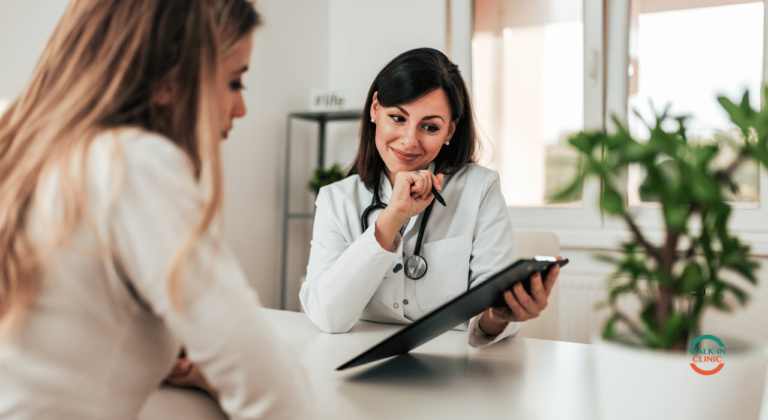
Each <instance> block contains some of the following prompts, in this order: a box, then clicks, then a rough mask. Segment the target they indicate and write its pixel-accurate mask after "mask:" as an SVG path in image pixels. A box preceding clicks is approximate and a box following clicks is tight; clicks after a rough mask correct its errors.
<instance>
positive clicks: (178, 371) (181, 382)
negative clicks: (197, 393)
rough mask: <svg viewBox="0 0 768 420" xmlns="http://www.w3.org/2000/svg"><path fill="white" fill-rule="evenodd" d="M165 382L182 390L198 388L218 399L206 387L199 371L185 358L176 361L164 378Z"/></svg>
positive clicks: (205, 382)
mask: <svg viewBox="0 0 768 420" xmlns="http://www.w3.org/2000/svg"><path fill="white" fill-rule="evenodd" d="M165 381H166V382H168V383H169V384H171V385H174V386H178V387H184V388H200V389H202V390H203V391H205V392H207V393H209V394H211V396H213V398H218V396H217V393H216V390H214V389H213V388H211V386H210V385H208V382H207V381H206V380H205V377H203V374H202V372H201V371H200V369H199V368H198V367H197V366H195V365H194V364H193V363H192V362H190V361H189V360H187V359H186V358H185V357H179V358H178V359H176V364H175V365H174V366H173V369H171V372H170V373H169V374H168V376H167V377H166V378H165Z"/></svg>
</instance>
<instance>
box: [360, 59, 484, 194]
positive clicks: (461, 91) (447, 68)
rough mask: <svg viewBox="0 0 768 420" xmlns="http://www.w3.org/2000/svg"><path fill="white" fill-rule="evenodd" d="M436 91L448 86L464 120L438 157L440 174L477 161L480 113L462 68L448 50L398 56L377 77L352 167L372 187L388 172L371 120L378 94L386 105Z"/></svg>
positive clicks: (456, 116)
mask: <svg viewBox="0 0 768 420" xmlns="http://www.w3.org/2000/svg"><path fill="white" fill-rule="evenodd" d="M435 89H442V90H443V91H444V92H445V96H447V97H448V102H449V105H450V108H451V119H452V120H458V121H457V123H456V132H455V133H454V134H453V137H452V138H451V141H450V145H446V146H443V147H442V149H441V150H440V153H438V155H437V157H436V158H435V160H434V162H435V173H443V174H452V173H455V172H456V171H458V170H459V169H461V168H462V167H463V166H464V165H466V164H467V163H474V162H475V161H476V160H477V159H476V154H477V153H478V151H479V144H478V137H477V135H476V133H475V122H474V114H473V112H472V103H471V101H470V99H469V92H468V90H467V86H466V84H465V83H464V79H463V78H462V77H461V73H460V72H459V66H457V65H456V64H453V63H452V62H451V60H449V59H448V57H446V56H445V54H443V53H441V52H440V51H438V50H435V49H432V48H418V49H415V50H410V51H407V52H404V53H402V54H400V55H399V56H397V57H395V59H394V60H392V61H390V62H389V64H387V65H386V66H384V68H383V69H382V70H381V71H380V72H379V74H378V75H377V76H376V79H374V81H373V84H372V85H371V89H370V90H369V91H368V97H367V99H366V100H365V107H364V108H363V123H362V125H361V126H360V146H359V147H358V150H357V156H356V157H355V161H354V163H353V164H352V167H351V168H350V170H349V175H354V174H358V175H360V179H361V180H362V181H363V182H364V183H365V185H366V187H368V188H369V189H370V188H372V186H373V183H374V180H375V179H376V177H377V176H378V175H379V173H381V171H382V170H384V167H385V166H384V161H383V160H382V159H381V156H380V155H379V152H378V150H377V149H376V124H375V123H373V122H371V117H370V111H371V104H372V103H373V94H374V93H376V92H378V95H377V98H378V100H379V103H380V104H381V105H382V106H385V107H393V106H401V105H407V104H409V103H412V102H414V101H417V100H419V99H420V98H422V97H424V96H425V95H427V94H428V93H430V92H432V91H433V90H435Z"/></svg>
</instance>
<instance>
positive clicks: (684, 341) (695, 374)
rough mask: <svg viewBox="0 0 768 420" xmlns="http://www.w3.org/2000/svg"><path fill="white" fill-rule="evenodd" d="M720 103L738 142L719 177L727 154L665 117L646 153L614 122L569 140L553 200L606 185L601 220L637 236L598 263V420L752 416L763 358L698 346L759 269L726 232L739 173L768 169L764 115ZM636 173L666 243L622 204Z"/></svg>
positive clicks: (735, 348) (758, 353) (755, 349)
mask: <svg viewBox="0 0 768 420" xmlns="http://www.w3.org/2000/svg"><path fill="white" fill-rule="evenodd" d="M765 94H766V96H767V97H768V89H766V91H765ZM718 100H719V102H720V104H721V105H722V107H723V108H724V109H725V111H726V112H727V113H728V114H729V116H730V119H731V121H733V123H734V124H735V125H736V127H737V132H738V136H737V137H739V138H740V141H739V142H737V143H736V144H734V145H733V147H734V148H735V155H734V156H735V158H733V160H732V161H731V162H730V163H729V164H727V165H725V166H716V165H715V164H714V163H713V162H714V161H715V159H716V158H717V157H718V156H719V155H720V154H721V153H723V147H722V145H718V144H713V143H702V142H698V141H694V140H693V139H690V138H689V137H688V136H687V133H686V126H685V125H686V118H685V117H677V118H672V117H670V116H669V115H667V111H665V112H663V113H662V114H661V115H658V116H657V117H656V121H655V122H654V123H653V124H648V129H649V130H650V138H649V139H648V140H647V141H645V142H640V141H637V140H635V139H634V138H632V136H631V135H630V133H629V131H628V130H627V129H626V128H625V127H624V126H623V124H621V123H620V122H619V121H618V120H615V119H614V122H615V125H616V129H615V131H613V132H607V131H592V132H586V131H584V132H580V133H577V134H575V135H573V136H572V137H571V138H570V139H569V143H570V144H571V146H572V147H574V148H575V149H576V150H577V151H578V153H579V155H580V157H581V159H582V161H583V163H584V164H583V166H582V169H581V170H580V171H579V173H578V174H577V176H576V177H575V179H574V180H573V181H572V182H571V183H570V184H569V185H567V186H566V187H565V188H563V189H561V190H560V191H559V192H557V193H556V194H555V195H554V196H553V199H554V200H563V199H564V198H566V197H568V196H569V195H571V194H572V193H573V191H574V190H576V189H578V188H581V187H582V185H583V182H584V180H585V179H587V178H590V177H596V178H598V179H600V181H601V184H602V191H601V194H600V207H601V209H602V211H603V212H604V213H605V214H606V215H609V216H614V217H619V218H622V219H623V220H624V221H625V223H626V225H627V228H628V230H629V231H630V232H631V234H632V236H631V239H630V240H628V241H627V242H625V243H624V244H623V247H622V249H621V258H611V257H606V256H603V257H602V258H601V259H602V260H604V261H607V262H610V263H612V264H615V266H616V272H615V274H614V276H613V277H612V278H611V279H610V280H609V283H608V290H607V292H608V298H607V301H606V302H605V304H604V306H606V307H607V308H609V310H610V315H609V317H608V318H607V321H606V322H605V325H604V327H603V329H602V333H601V334H600V336H596V337H595V339H594V342H595V344H596V347H595V352H594V354H595V364H594V367H595V369H594V373H595V380H596V384H597V389H598V398H599V404H598V407H599V410H600V413H601V416H602V417H603V418H604V419H619V418H621V419H628V418H638V419H640V418H643V419H647V418H675V419H687V418H690V419H701V418H712V419H720V418H722V419H725V418H733V419H735V418H738V419H746V418H757V416H758V413H759V410H760V402H761V400H762V396H763V386H764V383H765V373H766V351H765V349H764V348H763V347H762V346H760V345H757V344H754V343H746V342H741V341H738V340H735V339H728V338H727V337H714V336H712V335H702V334H706V331H701V319H702V315H703V313H704V311H705V310H707V309H709V308H712V309H715V310H720V311H730V310H731V309H732V308H731V306H732V305H731V304H730V302H731V301H735V302H737V303H739V304H741V305H744V304H745V303H746V302H747V300H748V294H747V292H746V291H745V290H744V289H743V288H742V287H740V286H739V285H738V283H737V282H734V281H732V280H733V279H734V277H740V278H741V279H743V280H746V281H747V282H749V283H752V284H756V283H757V278H756V276H755V272H756V269H757V268H758V264H757V262H756V261H755V260H754V259H752V258H750V255H749V246H747V245H745V244H744V243H743V242H742V241H741V240H739V238H738V237H737V236H736V235H734V234H733V233H732V232H731V231H730V230H729V228H728V220H729V217H730V215H731V206H730V205H729V204H728V198H727V193H726V192H727V191H736V190H737V189H738V186H737V185H736V184H735V182H734V172H735V171H736V170H737V169H738V168H739V167H740V166H741V165H742V164H744V163H745V162H747V161H749V160H756V161H758V162H760V163H761V164H762V165H763V166H765V167H768V108H764V109H763V110H761V111H756V110H754V109H752V107H751V106H750V104H749V93H748V92H747V93H745V94H744V96H743V98H742V101H741V104H734V103H733V102H731V101H730V100H728V99H727V98H725V97H720V98H718ZM764 103H765V102H764ZM641 120H642V118H641ZM670 123H671V124H670ZM670 125H673V129H672V130H670V129H669V128H668V127H669V126H670ZM632 164H638V165H639V166H640V168H641V171H642V172H644V174H645V178H644V180H643V181H642V184H641V185H640V194H641V195H642V196H644V197H650V198H652V199H653V201H656V202H658V204H659V211H660V212H661V214H662V215H663V220H664V231H663V238H664V239H663V241H662V242H661V243H654V241H653V240H651V239H650V238H649V236H648V235H647V234H646V233H644V232H643V229H641V228H640V227H639V226H638V225H637V224H636V222H635V219H634V217H633V214H632V212H631V211H630V208H629V207H628V205H627V201H626V199H625V197H624V196H623V195H622V193H621V190H622V189H621V188H620V187H619V185H620V182H621V180H622V179H624V178H623V174H625V173H626V172H627V168H628V166H629V165H632ZM766 223H768V221H766ZM729 276H730V277H729ZM620 302H624V304H620ZM627 303H630V304H629V305H628V304H627ZM628 307H634V308H637V310H636V311H632V312H630V311H629V310H628V309H627V308H628Z"/></svg>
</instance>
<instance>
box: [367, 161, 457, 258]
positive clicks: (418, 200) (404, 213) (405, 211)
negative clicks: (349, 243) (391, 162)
mask: <svg viewBox="0 0 768 420" xmlns="http://www.w3.org/2000/svg"><path fill="white" fill-rule="evenodd" d="M444 177H445V175H443V174H438V175H435V174H433V173H432V172H430V171H428V170H426V169H421V170H418V171H410V172H404V171H403V172H398V173H397V174H396V175H395V185H393V186H392V197H391V198H390V199H389V204H388V205H387V208H386V209H384V210H383V211H382V212H381V214H380V215H379V217H378V219H376V231H375V232H374V234H375V236H376V240H377V241H378V242H379V245H381V247H382V248H384V249H385V250H387V251H389V250H390V249H391V248H392V244H393V243H394V242H395V238H396V237H397V233H398V232H399V231H400V229H401V228H402V227H403V225H404V224H405V222H407V221H408V220H409V219H410V218H411V217H413V216H416V215H417V214H420V213H421V212H422V211H424V209H426V208H427V206H429V204H430V203H431V202H432V200H434V199H435V195H434V194H432V187H433V186H434V187H435V190H437V191H441V190H442V186H443V179H444Z"/></svg>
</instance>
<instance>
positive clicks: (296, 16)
mask: <svg viewBox="0 0 768 420" xmlns="http://www.w3.org/2000/svg"><path fill="white" fill-rule="evenodd" d="M67 3H68V0H46V1H45V2H41V1H16V0H13V1H8V0H0V100H2V99H3V98H6V99H13V98H15V97H16V96H17V95H18V94H19V92H20V91H21V89H22V86H23V85H24V84H26V83H27V80H28V78H29V75H30V73H31V72H32V70H33V68H34V65H35V63H36V62H37V59H38V57H39V56H40V54H41V53H42V50H43V48H44V47H45V44H46V42H47V40H48V37H49V36H50V34H51V32H52V31H53V29H54V27H55V25H56V23H57V22H58V20H59V19H60V17H61V15H62V14H63V12H64V9H65V7H66V5H67ZM257 9H258V10H259V12H260V13H261V14H262V15H263V18H264V25H263V26H262V27H261V28H260V29H259V30H258V31H257V32H256V36H255V38H254V48H253V55H252V59H251V71H250V72H248V73H247V74H246V75H245V77H244V84H245V86H246V87H247V89H246V91H245V93H244V95H245V101H246V105H247V106H248V115H247V116H246V117H245V118H244V119H242V120H238V121H236V122H235V128H234V130H233V131H232V133H231V135H230V137H229V140H227V141H226V143H224V146H223V160H224V162H223V163H224V171H225V177H226V178H225V179H226V181H225V182H226V202H225V218H226V227H227V229H226V237H227V240H228V242H229V243H230V245H231V246H232V248H233V249H234V250H235V253H236V254H237V255H238V257H239V258H240V262H241V263H242V265H243V268H244V269H245V272H246V274H247V275H248V278H249V279H250V281H251V283H252V284H253V285H254V286H255V287H256V289H257V290H258V292H259V295H260V297H261V301H262V303H263V304H264V305H265V306H268V307H276V306H277V305H278V299H277V298H278V279H279V260H280V246H279V245H280V244H279V241H280V237H281V229H280V226H281V224H280V222H281V220H282V212H281V210H282V200H283V193H282V191H283V190H282V179H283V168H284V166H283V160H284V150H285V148H284V145H285V120H286V115H287V114H288V112H290V111H296V110H304V109H306V107H307V103H308V100H309V90H310V89H311V88H312V87H316V86H324V85H326V81H327V73H328V1H326V0H292V1H290V2H286V1H280V0H259V1H258V2H257ZM305 131H306V130H302V127H298V128H297V133H296V135H297V136H298V137H300V136H302V135H305V136H306V132H305ZM298 151H299V153H298V160H297V161H294V165H296V166H297V167H299V168H301V167H303V166H304V167H305V166H307V165H306V164H305V162H304V161H303V159H305V157H306V156H305V155H306V153H303V151H302V149H298ZM302 176H303V175H302ZM299 178H300V177H298V176H297V177H294V179H297V183H296V184H295V185H296V188H294V190H298V191H299V193H302V190H303V188H304V187H303V185H304V184H305V183H306V178H304V179H299ZM305 201H306V200H305ZM300 204H301V203H300ZM304 204H305V205H306V203H304ZM306 240H308V238H306V237H301V238H297V239H296V240H295V241H293V243H292V248H295V247H299V248H301V246H300V245H301V242H302V241H306Z"/></svg>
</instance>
